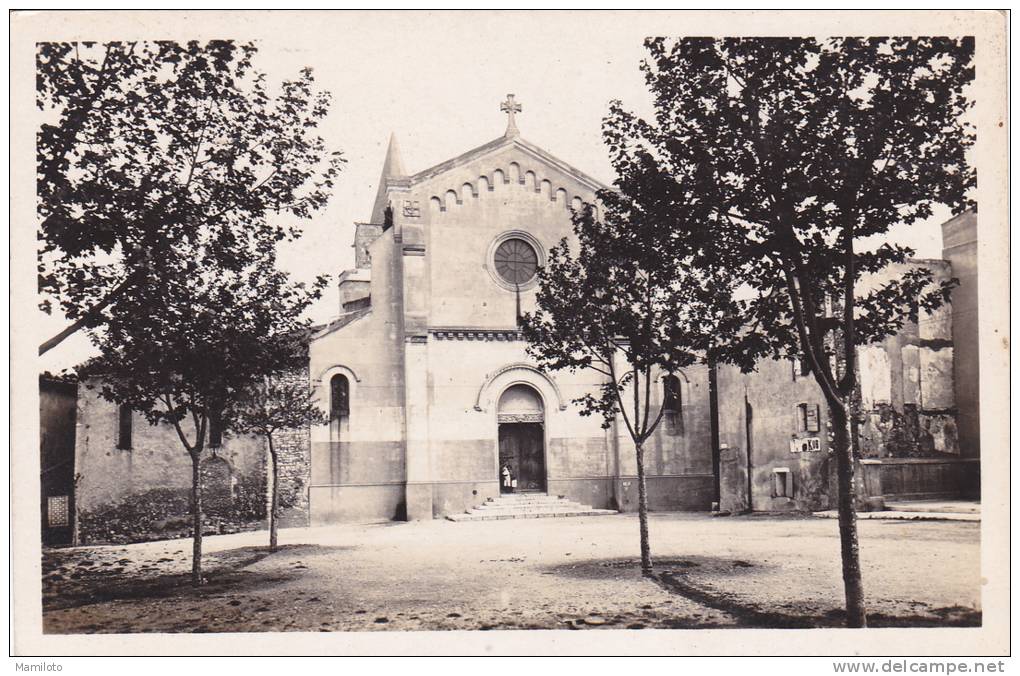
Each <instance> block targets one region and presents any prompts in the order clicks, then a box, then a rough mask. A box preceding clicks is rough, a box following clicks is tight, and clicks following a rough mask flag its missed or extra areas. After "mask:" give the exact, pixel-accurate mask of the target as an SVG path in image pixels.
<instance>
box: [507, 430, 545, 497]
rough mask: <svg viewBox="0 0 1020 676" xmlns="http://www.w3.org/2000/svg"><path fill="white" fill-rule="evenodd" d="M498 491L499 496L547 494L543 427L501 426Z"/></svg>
mask: <svg viewBox="0 0 1020 676" xmlns="http://www.w3.org/2000/svg"><path fill="white" fill-rule="evenodd" d="M508 470H509V474H508ZM499 490H500V492H501V493H527V492H542V491H545V490H546V483H545V432H544V430H543V429H542V423H500V425H499Z"/></svg>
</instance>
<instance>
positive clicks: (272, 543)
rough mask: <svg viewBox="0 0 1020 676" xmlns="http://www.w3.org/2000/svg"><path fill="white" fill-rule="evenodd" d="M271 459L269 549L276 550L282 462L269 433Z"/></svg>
mask: <svg viewBox="0 0 1020 676" xmlns="http://www.w3.org/2000/svg"><path fill="white" fill-rule="evenodd" d="M267 439H268V441H269V461H270V462H271V463H273V474H272V478H271V480H270V484H271V488H270V490H271V491H272V498H271V499H270V501H269V551H271V552H275V551H276V521H277V519H278V517H279V512H280V463H279V460H278V458H277V457H276V449H275V448H274V447H273V436H272V435H268V436H267Z"/></svg>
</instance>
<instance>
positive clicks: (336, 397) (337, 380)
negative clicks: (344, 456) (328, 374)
mask: <svg viewBox="0 0 1020 676" xmlns="http://www.w3.org/2000/svg"><path fill="white" fill-rule="evenodd" d="M350 416H351V384H350V382H349V381H348V380H347V376H345V375H342V374H340V373H338V374H336V375H335V376H333V377H332V378H330V379H329V438H330V441H341V440H342V439H343V437H344V436H346V432H347V429H348V425H349V424H350Z"/></svg>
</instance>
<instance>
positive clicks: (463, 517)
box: [446, 509, 619, 522]
mask: <svg viewBox="0 0 1020 676" xmlns="http://www.w3.org/2000/svg"><path fill="white" fill-rule="evenodd" d="M610 514H619V512H615V511H613V510H611V509H578V510H573V511H563V512H557V511H555V510H553V511H548V512H513V513H507V514H489V513H470V512H469V513H467V514H451V515H449V516H447V517H446V518H447V519H449V520H450V521H457V522H461V521H502V520H505V519H548V518H557V517H570V516H608V515H610Z"/></svg>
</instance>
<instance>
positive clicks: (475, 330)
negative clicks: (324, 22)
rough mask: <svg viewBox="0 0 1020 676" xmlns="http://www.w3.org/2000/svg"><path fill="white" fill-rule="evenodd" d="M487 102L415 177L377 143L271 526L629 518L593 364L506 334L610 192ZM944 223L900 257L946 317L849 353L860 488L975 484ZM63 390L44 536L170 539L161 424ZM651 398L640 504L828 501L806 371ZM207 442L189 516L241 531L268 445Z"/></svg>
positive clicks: (969, 326) (240, 440) (627, 460)
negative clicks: (480, 140) (931, 277)
mask: <svg viewBox="0 0 1020 676" xmlns="http://www.w3.org/2000/svg"><path fill="white" fill-rule="evenodd" d="M502 107H503V110H504V111H505V112H507V113H508V114H509V116H510V117H509V124H508V125H507V129H506V131H505V133H504V134H503V135H502V136H500V137H499V138H496V139H494V140H493V141H491V142H489V143H486V144H484V145H482V146H479V147H478V148H475V149H473V150H469V151H467V152H465V153H463V154H461V155H459V156H457V157H454V158H453V159H451V160H449V161H446V162H443V163H441V164H439V165H436V166H434V167H431V168H428V169H425V170H423V171H419V172H417V173H409V172H407V171H406V170H405V168H404V166H403V162H402V161H401V158H400V151H399V148H398V147H397V143H396V140H395V139H393V138H391V140H390V144H389V148H388V150H387V154H386V157H385V160H384V165H383V170H382V175H381V177H380V181H379V187H378V191H377V194H376V197H375V200H374V202H373V204H372V210H371V216H370V218H369V219H368V220H367V221H366V222H362V223H357V224H355V231H354V248H355V267H354V268H353V269H351V270H347V271H346V272H344V273H343V274H342V275H341V276H340V280H339V286H338V296H339V306H338V308H337V315H336V317H335V319H333V320H332V321H330V322H329V323H327V324H325V325H323V326H320V327H317V328H316V329H315V331H314V332H313V334H312V336H311V338H310V341H309V345H308V365H307V371H305V372H303V373H295V374H293V375H292V376H291V377H296V378H301V379H305V378H307V381H308V384H309V386H310V387H311V388H312V389H313V390H314V391H315V393H316V395H317V396H316V398H317V401H318V402H319V404H320V405H321V406H322V407H323V409H324V411H325V412H328V418H329V423H328V424H325V425H322V426H317V427H313V428H311V429H306V430H298V431H294V432H292V433H288V434H286V435H284V436H283V438H281V439H280V440H279V443H278V445H279V447H280V452H281V457H282V465H281V482H282V493H281V498H282V505H283V507H284V519H283V523H284V525H294V526H297V525H309V524H310V525H324V524H330V523H339V522H349V521H355V522H356V521H384V520H404V519H407V520H420V519H432V518H441V517H444V516H452V515H457V514H463V513H464V512H465V511H467V510H470V509H472V508H473V507H476V506H478V505H481V504H483V503H485V502H486V501H487V500H489V499H490V498H497V497H498V496H499V495H500V494H501V493H502V492H507V491H512V492H531V493H539V494H541V493H546V494H548V495H549V496H551V497H552V496H557V497H558V496H563V497H565V498H568V499H569V500H570V501H573V502H576V503H580V504H581V505H585V506H589V507H592V508H596V509H610V510H618V511H621V512H630V511H636V509H637V502H638V497H637V494H638V488H637V467H636V460H635V453H634V445H633V442H632V441H631V439H630V437H629V434H628V433H627V430H626V425H625V424H624V423H623V421H622V420H616V421H613V423H612V424H611V425H610V426H609V427H608V429H604V428H603V426H602V420H601V418H599V417H597V416H588V417H585V416H582V415H580V412H579V408H578V407H577V406H576V405H575V404H574V403H573V400H575V399H577V398H578V397H581V396H583V395H584V394H586V393H588V392H592V391H593V390H595V389H596V388H598V387H599V386H600V385H601V378H602V376H601V374H599V373H597V372H595V371H578V372H576V373H570V372H567V371H562V372H554V373H547V372H543V371H541V370H539V369H538V368H536V366H535V364H534V363H533V361H532V360H531V359H530V358H529V356H528V354H527V351H526V347H527V345H526V343H525V341H524V339H523V336H522V334H521V332H520V331H519V329H518V322H517V319H518V316H519V313H520V312H522V311H529V310H531V309H533V308H534V304H535V291H536V288H535V287H536V272H537V270H538V268H539V267H540V266H542V265H543V263H544V257H545V255H546V251H548V249H549V248H550V247H551V246H553V245H554V244H556V243H557V242H559V241H560V240H561V239H562V238H567V239H568V240H570V239H572V238H573V231H572V222H571V209H572V208H575V207H579V206H580V205H581V204H583V203H594V202H595V196H596V193H597V191H598V190H600V189H601V188H603V187H604V186H603V185H602V184H600V183H599V182H598V181H597V180H595V179H593V178H591V177H590V176H588V175H586V174H585V173H583V172H582V171H580V170H578V169H576V168H574V167H572V166H570V165H569V164H567V163H566V162H564V161H562V160H560V159H558V158H557V157H555V156H554V155H552V154H550V153H549V152H547V151H546V150H544V149H542V148H540V147H537V146H535V145H534V144H532V143H530V142H528V141H526V140H524V139H523V138H522V137H521V135H520V133H519V131H518V129H517V126H516V124H515V121H514V115H515V113H517V112H519V110H520V106H519V105H518V104H516V103H515V102H514V101H513V97H512V96H510V97H508V99H507V101H506V102H505V103H504V104H503V106H502ZM943 229H944V233H945V235H944V239H945V241H946V246H947V250H946V253H945V254H944V257H945V258H946V259H947V260H925V261H912V262H909V263H907V264H906V265H923V266H924V267H926V268H928V269H929V270H932V271H933V273H934V274H935V276H936V278H938V279H946V278H949V277H952V276H954V273H957V271H958V270H959V271H960V273H958V274H959V277H960V279H961V286H960V287H959V288H958V289H957V290H956V291H954V294H953V304H952V305H951V306H946V307H944V308H942V309H940V310H938V311H936V312H934V313H932V314H930V315H928V314H925V313H923V312H922V316H921V317H920V318H919V321H918V322H916V323H909V324H907V325H906V326H904V327H903V329H902V330H901V331H900V333H899V334H897V335H895V336H891V337H889V338H888V339H886V340H885V341H883V342H881V343H879V344H875V345H871V346H866V347H862V348H860V354H859V359H858V363H859V366H858V368H859V369H860V372H859V374H858V376H859V382H860V384H861V388H860V392H859V408H858V412H857V416H856V420H857V437H858V442H859V443H858V447H859V451H860V470H859V471H860V476H861V478H862V480H861V486H860V491H861V497H862V498H864V497H871V498H876V499H888V500H893V499H896V498H897V497H909V498H925V497H939V498H947V497H949V498H951V497H960V496H966V497H972V496H975V495H977V494H978V492H979V489H980V485H979V484H980V479H979V469H980V459H979V458H980V450H979V439H978V436H977V435H978V432H979V427H978V425H977V412H978V405H977V399H976V392H977V368H976V366H977V356H976V335H974V331H973V327H974V326H975V325H976V313H977V309H976V306H977V303H976V294H975V293H974V291H975V289H976V274H974V273H975V271H976V236H977V235H976V233H977V230H976V214H975V213H968V214H963V215H961V216H959V217H957V218H955V219H953V221H950V222H949V223H947V224H946V225H944V226H943ZM902 272H903V270H902V269H890V270H887V271H884V272H883V273H882V274H883V275H886V276H887V277H888V276H895V275H897V274H900V273H902ZM883 281H884V279H883V278H879V279H875V280H872V282H873V283H879V284H881V283H883ZM958 355H960V356H961V357H960V358H958ZM81 385H82V386H79V387H78V388H77V407H76V409H77V411H76V419H75V421H74V422H72V423H71V424H72V425H75V434H74V440H73V456H74V457H73V471H74V474H73V476H75V480H74V485H73V486H72V487H70V488H67V487H65V486H60V487H54V486H50V487H49V488H47V486H48V484H46V482H45V481H44V485H43V488H44V496H43V497H44V500H45V501H47V502H46V503H45V504H46V505H48V504H50V503H52V504H53V505H56V507H54V508H53V509H52V510H51V511H53V514H44V515H43V518H44V525H46V524H47V523H48V524H49V525H50V526H53V527H54V528H56V527H57V526H56V525H54V524H58V525H59V524H61V523H64V522H65V521H66V520H67V517H66V515H63V516H62V513H61V512H60V509H59V508H60V506H61V505H65V504H66V505H71V506H73V511H74V514H72V515H71V517H70V520H71V521H72V524H71V529H70V530H71V531H73V533H74V539H75V540H76V541H78V540H80V541H83V542H102V541H125V540H130V539H131V538H138V539H152V538H153V537H157V536H159V535H160V534H162V536H164V537H166V536H177V535H181V534H186V532H185V531H186V529H187V511H188V503H187V495H188V490H189V486H190V462H189V461H188V459H187V456H186V455H185V453H184V452H183V450H182V449H181V447H180V443H179V441H178V440H177V438H176V435H175V433H174V431H173V430H172V429H171V428H170V427H168V426H165V425H163V426H157V427H150V426H148V425H147V424H146V423H145V422H144V419H143V418H142V417H141V416H140V415H138V414H137V413H134V412H132V411H130V410H125V408H124V407H118V406H117V405H116V404H114V403H111V402H108V401H105V400H103V399H102V398H100V397H99V395H98V392H97V390H96V388H95V387H94V384H90V383H82V384H81ZM652 404H653V406H659V405H662V406H663V407H664V408H665V409H666V415H665V416H664V419H663V421H662V422H661V423H660V425H659V426H658V428H657V429H656V430H655V433H654V435H653V436H652V437H651V438H650V439H649V440H648V441H647V442H646V444H645V449H646V452H645V458H646V474H647V486H648V495H649V507H650V509H652V510H653V511H708V510H710V509H713V508H717V509H720V510H722V511H730V512H740V511H744V510H754V511H776V510H800V511H805V510H819V509H828V508H831V507H832V506H833V505H834V504H835V493H834V491H835V481H834V465H835V462H834V458H833V456H832V454H831V452H830V440H829V438H830V434H829V432H830V430H829V424H828V420H827V411H826V408H825V402H824V398H823V396H822V394H821V391H820V389H819V388H818V386H817V384H816V383H815V382H814V379H813V377H811V376H810V375H809V374H808V373H807V372H806V371H805V370H804V369H803V368H802V366H801V365H800V364H798V363H792V362H783V361H765V362H762V363H760V364H759V365H758V368H757V369H756V371H755V372H753V373H750V374H743V373H740V372H739V371H738V370H737V369H735V368H732V367H728V366H720V367H718V368H713V369H709V368H707V367H692V368H690V369H687V370H685V371H683V372H681V373H677V374H673V375H672V376H662V375H660V377H659V379H658V380H657V381H656V383H655V388H653V401H652ZM958 420H959V421H960V422H959V426H958ZM75 423H76V424H75ZM215 436H216V438H215V439H212V438H210V440H209V445H210V450H209V454H208V457H207V458H206V459H205V460H203V476H204V477H205V479H204V480H205V482H206V487H207V491H208V493H209V495H210V496H212V497H210V499H209V500H208V501H207V504H209V505H216V506H217V507H216V509H213V510H212V511H211V512H210V515H209V516H210V518H211V519H212V520H213V521H215V524H216V525H215V528H216V529H219V530H222V531H224V532H230V530H231V529H238V528H250V527H257V526H258V522H259V520H260V519H263V518H264V516H265V504H264V502H265V498H264V494H265V477H266V472H267V469H266V468H267V459H266V450H265V448H264V444H263V443H262V441H261V440H259V439H255V438H251V437H244V436H241V435H234V434H232V433H231V432H230V430H217V433H216V435H215ZM69 443H70V442H69ZM43 445H44V446H45V435H44V440H43ZM64 464H66V465H68V466H71V463H70V462H68V463H64ZM67 471H68V472H70V471H71V469H68V470H67ZM50 483H52V482H50ZM50 493H53V495H50ZM57 493H59V495H58V494H57ZM67 493H70V495H65V494H67ZM51 498H52V499H51ZM865 504H867V502H866V501H862V505H865ZM879 504H880V502H879ZM45 509H47V508H46V507H45V506H44V510H45ZM140 515H141V516H140ZM51 517H52V518H51ZM139 518H144V520H145V525H144V528H142V527H140V526H139V525H138V519H139ZM47 520H48V521H47ZM66 525H67V524H65V526H66ZM175 529H176V530H175ZM224 529H225V530H224ZM79 535H80V537H79Z"/></svg>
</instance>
